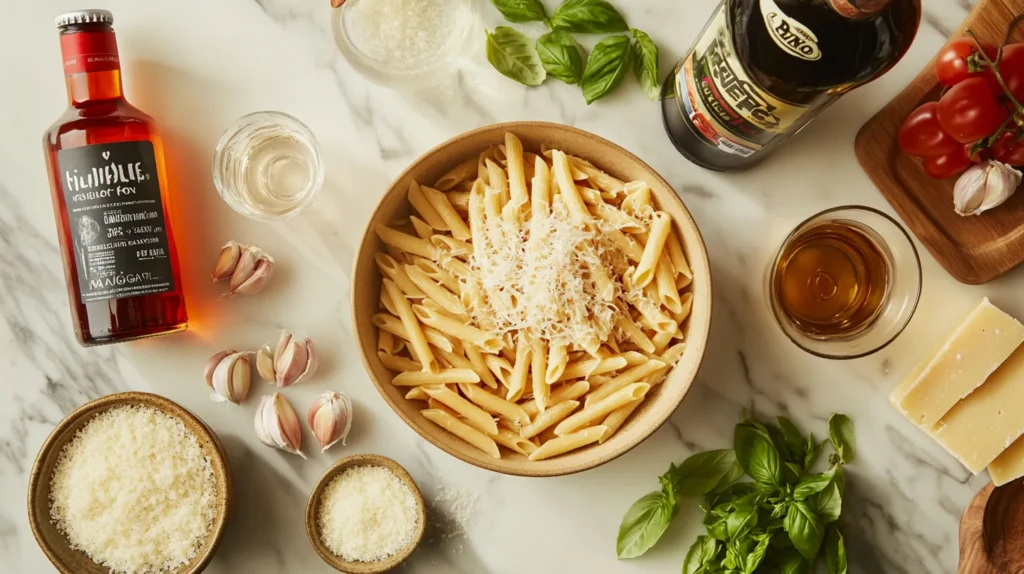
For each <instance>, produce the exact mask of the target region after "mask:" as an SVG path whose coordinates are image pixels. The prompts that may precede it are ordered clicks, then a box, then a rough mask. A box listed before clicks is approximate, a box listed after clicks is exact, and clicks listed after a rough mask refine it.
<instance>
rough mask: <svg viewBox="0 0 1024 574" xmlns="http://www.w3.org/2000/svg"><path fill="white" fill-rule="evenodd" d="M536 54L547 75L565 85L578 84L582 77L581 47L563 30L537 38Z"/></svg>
mask: <svg viewBox="0 0 1024 574" xmlns="http://www.w3.org/2000/svg"><path fill="white" fill-rule="evenodd" d="M537 54H538V55H539V56H540V62H541V64H543V65H544V69H545V70H547V72H548V75H549V76H551V77H552V78H555V79H558V80H561V81H563V82H565V83H566V84H578V83H579V81H580V79H581V78H582V77H583V57H584V56H583V46H580V43H579V42H577V41H576V39H575V38H573V37H572V34H570V33H568V32H566V31H564V30H554V31H552V32H548V33H547V34H544V35H543V36H541V37H540V38H537Z"/></svg>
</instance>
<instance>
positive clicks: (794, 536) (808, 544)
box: [783, 502, 825, 562]
mask: <svg viewBox="0 0 1024 574" xmlns="http://www.w3.org/2000/svg"><path fill="white" fill-rule="evenodd" d="M783 527H785V529H786V533H787V534H789V539H790V540H792V541H793V546H795V547H796V549H797V550H799V551H800V554H801V555H802V556H803V557H804V558H806V559H807V560H808V561H809V562H814V559H815V557H817V555H818V549H819V548H821V542H822V540H824V538H825V525H824V524H822V522H821V519H820V518H818V515H817V514H815V512H814V510H813V509H812V508H811V507H810V506H808V505H807V503H806V502H794V503H792V504H790V505H789V512H788V513H786V519H785V520H784V521H783Z"/></svg>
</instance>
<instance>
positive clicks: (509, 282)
mask: <svg viewBox="0 0 1024 574" xmlns="http://www.w3.org/2000/svg"><path fill="white" fill-rule="evenodd" d="M484 229H485V237H486V239H487V241H486V244H485V245H481V246H476V245H475V246H474V250H473V255H472V256H471V257H470V259H469V266H470V269H472V270H473V271H474V275H473V276H470V277H468V278H463V280H464V281H477V282H478V283H479V286H480V287H481V288H482V289H483V293H484V295H485V297H484V299H483V301H484V306H483V307H482V308H476V309H471V310H470V311H471V313H472V315H473V318H474V320H475V321H476V323H477V324H479V325H487V326H488V327H489V328H490V330H491V331H492V332H493V333H494V334H497V335H504V334H505V333H508V332H511V331H521V330H527V331H529V332H531V333H533V334H534V335H535V336H537V337H540V338H543V339H545V340H547V341H550V342H552V343H555V344H566V345H568V344H571V343H575V342H578V341H584V340H598V341H604V340H606V339H608V336H609V334H610V333H611V332H612V328H613V326H614V324H615V316H616V314H617V313H618V309H619V307H618V306H617V304H616V303H617V302H618V300H619V299H621V297H622V288H621V284H620V283H619V282H618V281H615V283H614V285H615V293H614V295H613V297H612V299H611V300H610V301H609V300H605V299H603V298H602V297H601V294H600V293H598V291H597V285H596V284H595V282H594V279H593V277H592V275H591V269H592V268H593V267H595V266H602V267H605V268H608V269H610V267H611V266H610V262H609V261H610V259H611V256H610V254H609V255H608V256H605V257H602V254H603V253H604V252H605V251H606V247H605V245H604V241H603V239H602V237H603V234H602V231H601V229H600V228H599V226H598V225H597V222H593V223H592V224H591V225H587V226H580V225H579V224H578V223H577V222H574V221H573V220H572V218H571V217H570V216H569V214H568V212H567V210H566V208H565V206H564V205H563V204H561V203H555V205H554V206H553V207H552V209H551V212H550V213H549V215H547V216H546V217H543V216H542V217H533V218H531V219H530V221H529V222H528V225H526V226H524V227H523V228H522V229H520V228H519V226H518V225H515V224H513V223H510V222H508V221H507V220H506V219H504V218H491V219H488V220H487V221H486V222H485V224H484ZM609 275H611V276H612V277H613V278H614V277H615V275H616V274H615V273H609ZM613 281H614V279H613Z"/></svg>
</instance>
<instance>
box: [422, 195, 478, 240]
mask: <svg viewBox="0 0 1024 574" xmlns="http://www.w3.org/2000/svg"><path fill="white" fill-rule="evenodd" d="M420 191H421V192H422V193H423V195H424V196H425V197H426V199H427V201H428V202H430V206H431V207H433V208H434V212H435V213H437V214H438V215H439V216H440V217H441V220H442V221H444V224H445V226H446V227H447V229H450V230H451V232H452V236H453V237H454V238H455V239H458V240H460V241H466V240H468V239H469V238H470V233H469V226H468V225H466V222H465V221H463V220H462V216H461V215H459V213H458V212H457V211H455V207H454V206H453V205H452V204H451V202H450V201H448V196H447V195H445V194H444V193H443V192H440V191H438V190H436V189H433V188H430V187H424V186H421V187H420Z"/></svg>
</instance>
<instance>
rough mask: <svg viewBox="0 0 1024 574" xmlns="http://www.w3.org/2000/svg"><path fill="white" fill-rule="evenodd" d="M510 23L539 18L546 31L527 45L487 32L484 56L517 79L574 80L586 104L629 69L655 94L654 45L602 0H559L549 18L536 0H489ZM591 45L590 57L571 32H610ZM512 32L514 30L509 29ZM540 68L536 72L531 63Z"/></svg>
mask: <svg viewBox="0 0 1024 574" xmlns="http://www.w3.org/2000/svg"><path fill="white" fill-rule="evenodd" d="M491 4H492V5H494V7H495V8H497V9H498V11H499V12H501V14H502V16H504V17H505V19H506V20H508V21H509V22H515V23H521V22H543V23H544V24H545V25H546V26H547V27H548V28H549V29H550V31H549V32H548V33H547V34H544V35H543V36H541V37H540V38H538V39H537V42H536V44H535V45H534V46H529V47H528V46H527V44H529V38H526V37H525V36H523V35H522V34H520V33H518V32H515V31H514V30H512V29H511V28H508V27H505V26H499V27H498V28H497V29H495V31H494V33H493V34H491V33H489V34H488V35H487V60H488V61H489V62H490V63H491V65H492V66H494V67H495V69H497V70H498V71H499V72H501V73H502V74H504V75H505V76H507V77H509V78H511V79H513V80H516V81H517V82H519V83H522V84H525V85H528V86H536V85H540V84H541V83H543V82H544V80H545V79H546V78H547V76H551V77H553V78H555V79H557V80H561V81H562V82H565V83H566V84H578V85H579V86H580V88H581V90H582V92H583V98H584V99H585V100H586V102H587V104H588V105H589V104H591V103H593V102H594V101H596V100H597V99H599V98H602V97H604V96H605V95H607V94H609V93H611V92H612V91H614V90H615V88H617V87H618V86H619V84H621V83H622V78H624V77H625V76H626V73H627V72H628V71H629V68H630V67H632V68H633V70H634V74H635V76H636V79H637V83H639V84H640V88H641V89H643V90H644V92H645V93H646V94H647V95H648V96H649V97H650V98H651V99H652V100H655V99H657V98H658V97H659V95H660V91H661V90H660V84H659V82H658V47H657V46H656V45H655V44H654V41H653V40H651V37H650V36H648V35H647V34H646V33H644V32H643V31H641V30H638V29H636V28H633V29H632V30H630V28H629V26H628V24H626V19H625V18H623V17H622V14H620V13H619V11H618V10H616V9H615V7H614V6H612V5H611V3H610V2H608V1H607V0H564V1H563V2H562V3H561V4H560V5H559V6H558V8H557V9H555V12H554V14H552V15H551V17H550V18H548V15H547V11H546V9H545V8H544V4H543V3H542V1H541V0H491ZM627 31H629V32H631V34H632V37H630V36H625V35H616V36H609V37H606V38H604V39H602V40H600V41H599V42H598V43H597V45H596V46H594V49H593V51H592V52H591V54H590V57H589V58H588V57H587V54H586V52H585V51H584V49H583V47H582V46H581V45H580V44H579V42H577V41H576V39H575V38H574V37H573V36H572V34H573V33H580V34H612V33H617V32H627ZM513 32H514V33H513ZM537 62H539V63H540V68H542V72H543V73H540V72H538V68H537V66H536V63H537Z"/></svg>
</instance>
